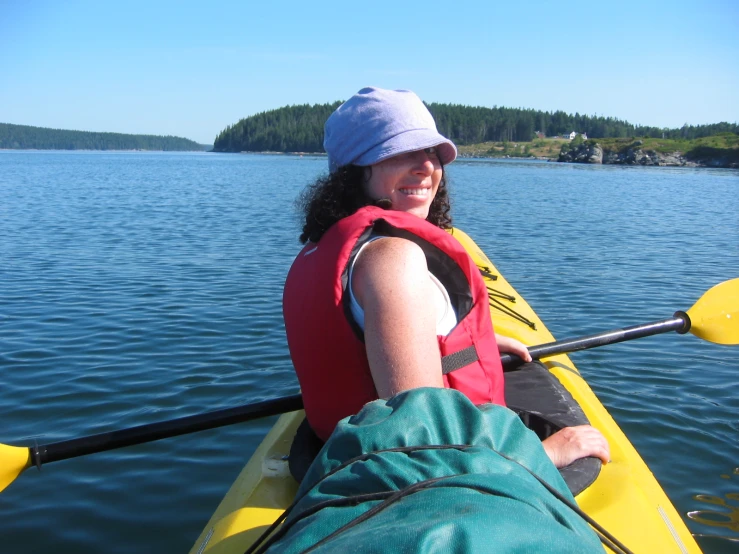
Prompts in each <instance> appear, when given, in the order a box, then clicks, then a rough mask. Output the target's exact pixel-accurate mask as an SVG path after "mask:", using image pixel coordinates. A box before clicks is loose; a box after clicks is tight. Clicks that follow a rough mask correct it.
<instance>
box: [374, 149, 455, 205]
mask: <svg viewBox="0 0 739 554" xmlns="http://www.w3.org/2000/svg"><path fill="white" fill-rule="evenodd" d="M366 174H367V175H368V176H369V178H368V179H367V180H366V181H365V184H364V190H365V192H366V193H367V195H368V196H369V197H370V198H372V199H373V200H380V199H383V198H387V199H388V200H390V201H391V202H392V209H393V210H397V211H401V212H408V213H411V214H413V215H416V216H418V217H420V218H421V219H426V217H428V214H429V208H430V207H431V201H432V200H433V199H434V197H435V196H436V191H437V190H439V182H440V181H441V176H442V174H443V170H442V168H441V162H440V161H439V157H438V155H437V152H436V148H426V149H424V150H416V151H414V152H406V153H405V154H399V155H397V156H393V157H392V158H388V159H386V160H383V161H381V162H379V163H377V164H375V165H372V166H370V167H369V169H368V171H367V172H366Z"/></svg>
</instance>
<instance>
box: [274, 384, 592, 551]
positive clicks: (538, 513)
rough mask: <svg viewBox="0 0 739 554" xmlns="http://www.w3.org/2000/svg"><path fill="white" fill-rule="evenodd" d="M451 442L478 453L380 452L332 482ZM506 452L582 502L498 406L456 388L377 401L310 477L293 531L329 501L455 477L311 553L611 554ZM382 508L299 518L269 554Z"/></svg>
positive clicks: (336, 437) (373, 462) (343, 425)
mask: <svg viewBox="0 0 739 554" xmlns="http://www.w3.org/2000/svg"><path fill="white" fill-rule="evenodd" d="M445 444H446V445H474V446H473V448H470V449H467V450H463V451H460V450H451V449H445V450H420V451H416V452H413V453H397V452H393V453H381V454H376V455H372V456H371V457H370V458H369V459H368V460H366V461H358V462H354V463H352V464H351V465H349V466H347V467H345V468H343V469H341V470H340V471H338V472H337V473H335V474H333V475H330V476H329V477H327V478H325V479H323V480H322V477H323V476H324V475H325V474H326V473H328V472H329V471H331V470H332V469H334V468H336V467H337V466H339V465H340V464H342V463H343V462H345V461H347V460H350V459H352V458H354V457H356V456H359V455H361V454H363V453H367V452H372V451H376V450H382V449H387V448H393V447H398V446H412V445H445ZM496 451H499V452H501V453H503V454H505V455H506V456H508V457H510V458H512V459H513V460H516V461H517V462H519V463H520V464H523V465H524V466H526V467H527V468H528V469H529V470H531V471H532V472H534V473H536V474H537V475H539V477H541V478H542V479H544V480H545V481H547V482H548V483H549V484H550V485H552V486H553V487H555V488H556V489H557V490H558V491H559V492H560V493H561V494H562V495H564V496H565V497H566V498H568V499H569V500H572V501H574V499H573V498H572V495H571V493H570V492H569V490H568V488H567V485H566V484H565V482H564V480H563V479H562V478H561V476H560V474H559V472H558V471H557V469H556V468H555V467H554V465H553V464H552V463H551V462H550V461H549V459H548V458H547V456H546V454H545V452H544V449H543V448H542V446H541V442H540V441H539V439H538V438H537V437H536V435H535V434H534V433H533V432H531V431H529V430H528V429H526V427H525V426H524V425H523V423H521V421H520V419H519V418H518V417H517V416H516V414H514V413H513V412H511V411H510V410H508V409H507V408H503V407H500V406H494V405H488V406H484V407H481V408H478V407H476V406H474V405H473V404H472V403H471V402H470V401H469V400H468V399H467V398H466V397H465V396H464V395H463V394H461V393H459V392H457V391H454V390H450V389H416V390H413V391H408V392H404V393H401V394H399V395H397V396H395V397H393V398H391V399H390V400H387V401H384V400H377V401H375V402H372V403H370V404H367V405H366V406H365V407H364V408H363V409H362V411H361V412H360V413H359V414H357V415H355V416H352V417H349V418H346V419H344V420H342V421H341V422H340V423H339V425H338V426H337V428H336V430H335V431H334V433H333V434H332V435H331V437H330V438H329V440H328V442H327V443H326V444H325V446H324V447H323V449H322V450H321V452H320V454H319V455H318V457H317V458H316V460H315V461H314V462H313V464H312V465H311V467H310V469H309V470H308V473H307V475H306V477H305V479H304V480H303V483H302V485H301V487H300V490H299V492H298V498H301V497H302V498H301V500H300V501H299V502H298V504H297V505H296V506H295V509H294V510H293V511H292V512H291V514H290V515H289V516H288V518H287V520H286V522H285V524H283V525H288V526H289V525H291V522H292V521H293V520H295V519H296V518H298V517H299V516H300V514H301V513H303V512H304V511H305V510H309V509H310V508H312V507H314V506H315V505H316V504H318V503H320V502H323V501H326V500H331V499H337V498H341V497H347V496H353V495H357V494H366V493H372V492H382V491H397V490H400V489H403V488H404V487H407V486H409V485H412V484H414V483H418V482H420V481H424V480H427V479H431V478H435V477H444V476H453V477H447V478H446V479H443V480H441V481H439V482H437V483H435V484H434V485H432V486H431V487H429V488H425V489H423V490H419V491H416V492H413V493H412V494H409V495H407V496H405V497H403V498H402V499H401V500H399V501H397V502H395V503H393V504H391V505H389V506H388V507H387V508H385V509H383V510H382V511H379V512H378V513H376V514H375V515H373V516H372V517H371V518H369V519H368V520H366V521H363V522H361V523H359V524H358V525H356V526H353V527H351V528H350V529H348V530H346V531H343V532H342V533H340V534H338V535H337V536H336V537H334V538H332V539H331V540H330V541H328V542H326V543H324V544H322V545H320V546H319V547H318V548H316V549H315V550H312V552H337V553H338V552H350V553H357V552H419V553H421V552H423V553H429V552H444V553H448V552H541V553H556V552H563V553H564V552H567V553H574V552H603V548H602V546H601V545H600V541H599V540H598V537H597V536H596V535H595V533H594V532H593V531H592V530H591V529H590V527H589V526H588V525H587V524H586V523H585V522H584V521H583V520H582V519H581V518H580V516H578V515H577V514H576V513H574V512H573V511H572V510H571V509H570V508H569V507H567V506H566V505H565V504H563V503H562V502H561V501H559V500H558V499H556V498H555V497H554V496H553V495H552V494H551V493H550V492H549V491H547V490H546V489H545V488H544V486H543V485H542V484H541V483H539V482H538V481H537V480H536V479H535V478H534V477H533V476H532V475H531V474H530V473H529V472H528V471H526V470H525V469H524V468H523V467H521V466H520V465H519V464H517V463H515V462H512V461H509V460H507V459H505V458H504V457H503V456H501V455H500V454H498V453H497V452H496ZM455 475H456V476H455ZM468 486H474V487H477V488H478V489H479V490H476V489H473V488H467V487H468ZM480 491H484V492H486V493H489V494H484V493H483V492H480ZM303 495H305V496H303ZM380 503H381V501H379V500H376V501H369V502H362V503H360V504H358V505H356V506H344V507H327V508H323V509H321V510H319V511H318V512H317V513H315V514H312V515H310V516H308V517H306V518H304V519H301V520H299V521H297V522H296V523H295V524H294V525H293V526H292V527H290V530H289V531H288V533H287V534H286V535H285V536H284V537H283V538H282V539H281V540H280V541H279V542H277V543H276V544H274V545H272V547H271V548H270V549H269V552H272V553H277V552H279V553H293V552H304V551H305V550H307V549H309V548H310V547H312V546H313V545H315V544H316V543H317V542H319V541H320V540H321V539H323V538H324V537H327V536H328V535H330V534H331V533H333V532H334V531H336V530H337V529H339V528H340V527H341V526H343V525H344V524H346V523H348V522H350V521H352V520H353V519H355V518H357V517H359V516H361V515H362V514H363V513H365V512H367V511H368V510H370V509H371V508H373V507H374V506H377V505H378V504H380Z"/></svg>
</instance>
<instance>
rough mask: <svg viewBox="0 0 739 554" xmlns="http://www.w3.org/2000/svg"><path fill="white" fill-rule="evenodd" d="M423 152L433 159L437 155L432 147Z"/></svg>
mask: <svg viewBox="0 0 739 554" xmlns="http://www.w3.org/2000/svg"><path fill="white" fill-rule="evenodd" d="M424 152H426V154H428V155H429V156H433V157H434V158H435V157H437V156H438V155H439V154H438V152H437V151H436V147H434V146H432V147H431V148H425V149H424Z"/></svg>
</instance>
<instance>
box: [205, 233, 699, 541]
mask: <svg viewBox="0 0 739 554" xmlns="http://www.w3.org/2000/svg"><path fill="white" fill-rule="evenodd" d="M453 235H454V237H455V238H456V239H457V240H459V242H460V243H461V244H462V245H463V246H464V248H465V249H466V250H467V252H469V254H470V255H471V256H472V258H473V259H474V261H475V263H476V264H477V265H478V267H480V268H481V269H482V270H483V276H484V279H485V280H486V283H487V285H488V289H489V292H490V299H491V302H490V305H491V307H490V310H491V315H492V318H493V323H494V325H495V330H496V332H499V333H501V334H504V335H508V336H511V337H514V338H517V339H518V340H520V341H521V342H523V343H524V344H527V345H537V344H542V343H548V342H552V341H554V337H553V336H552V335H551V333H550V332H549V331H548V330H547V328H546V327H545V326H544V324H543V323H542V321H541V320H540V319H539V317H538V316H537V315H536V313H534V311H533V310H532V309H531V307H530V306H529V305H528V304H527V303H526V302H525V301H524V300H523V299H522V298H521V297H520V296H519V295H518V293H516V291H515V290H514V289H513V287H512V286H511V285H510V284H509V283H508V282H507V281H506V280H505V278H503V276H502V275H501V274H500V272H498V270H497V269H496V268H495V266H494V265H493V264H492V263H491V262H490V260H489V259H488V258H487V256H485V254H484V253H483V252H482V251H481V250H480V249H479V248H478V246H477V245H476V244H475V243H474V241H473V240H472V239H471V238H470V237H469V236H467V235H466V234H465V233H464V232H462V231H460V230H459V229H455V230H454V231H453ZM542 362H543V363H544V364H545V365H546V366H547V368H548V369H549V371H550V372H551V373H552V374H554V375H555V376H556V377H557V378H558V379H559V381H560V382H561V383H562V385H564V387H565V388H566V389H567V390H568V391H569V392H570V394H571V395H572V396H573V397H574V399H575V400H576V401H577V402H578V403H579V405H580V407H581V408H582V410H583V411H584V412H585V415H586V416H587V418H588V419H589V420H590V423H591V425H593V426H594V427H596V428H597V429H599V430H600V431H601V432H602V433H603V434H604V435H605V437H606V438H607V439H608V443H609V445H610V450H611V462H610V463H609V464H607V465H605V466H603V467H602V469H601V470H600V473H599V474H597V478H595V481H594V482H593V483H592V484H590V485H589V486H588V487H587V488H586V489H585V490H583V491H582V492H580V493H579V494H577V495H576V497H575V499H576V501H577V503H578V505H579V506H580V508H581V509H582V510H583V511H585V512H586V513H587V514H588V515H589V516H590V517H591V518H592V519H594V520H595V521H596V522H597V523H598V524H600V525H601V526H602V527H603V528H605V529H606V530H607V531H608V532H610V533H611V534H612V535H613V536H615V537H616V538H617V539H618V540H619V541H620V542H621V543H623V544H624V545H625V546H626V547H627V548H629V549H630V550H631V551H633V552H635V553H649V554H652V553H657V552H659V553H662V554H668V553H673V552H674V553H680V554H684V553H697V552H700V549H699V548H698V545H697V544H696V542H695V540H694V539H693V537H692V535H691V534H690V531H688V528H687V527H686V526H685V523H684V522H683V520H682V518H681V517H680V514H678V512H677V511H676V510H675V508H674V507H673V505H672V503H671V502H670V500H669V499H668V498H667V495H666V494H665V492H664V491H663V490H662V487H660V485H659V483H657V480H656V479H655V478H654V475H652V473H651V472H650V471H649V468H648V467H647V465H646V464H645V463H644V461H643V460H642V458H641V457H640V456H639V454H638V452H637V451H636V450H635V449H634V447H633V446H632V445H631V443H630V442H629V440H628V439H627V438H626V436H625V435H624V433H623V432H622V431H621V429H620V428H619V427H618V425H616V422H615V421H614V420H613V418H612V417H611V416H610V415H609V413H608V412H607V411H606V409H605V408H604V406H603V405H602V404H601V403H600V401H599V400H598V398H597V397H596V396H595V394H593V391H592V390H591V389H590V387H589V386H588V384H587V383H586V382H585V380H584V379H583V378H582V377H581V376H580V374H579V372H578V371H577V369H576V368H575V365H574V364H573V363H572V361H571V360H570V359H569V357H568V356H567V355H565V354H559V355H556V356H551V357H549V358H544V359H542ZM303 419H304V412H303V411H298V412H292V413H288V414H284V415H282V416H281V417H280V418H279V419H278V421H277V423H275V425H274V427H273V428H272V429H271V431H270V432H269V433H268V434H267V436H266V437H265V438H264V440H263V441H262V444H261V445H260V446H259V448H258V449H257V451H256V452H255V453H254V455H253V456H252V458H251V459H250V460H249V462H248V463H247V464H246V466H245V467H244V469H243V470H242V471H241V473H240V474H239V476H238V477H237V478H236V481H235V482H234V483H233V485H232V486H231V488H230V489H229V491H228V493H227V494H226V496H225V497H224V498H223V500H222V501H221V503H220V504H219V506H218V508H217V509H216V511H215V513H214V514H213V516H212V517H211V518H210V521H209V522H208V524H207V525H206V526H205V529H204V530H203V532H202V533H201V534H200V536H199V537H198V539H197V541H196V542H195V544H194V546H193V547H192V550H191V551H190V552H191V554H202V553H206V552H208V553H212V554H226V553H233V554H242V553H243V552H244V551H245V550H246V549H247V548H248V547H249V546H250V545H251V544H252V543H253V542H254V541H256V540H257V538H259V536H260V535H261V534H262V533H263V532H264V531H265V529H267V528H268V527H269V525H270V524H272V523H273V522H274V521H275V520H276V519H277V518H278V517H279V516H280V514H281V513H282V512H283V511H284V510H285V508H287V507H288V506H289V505H290V503H291V502H292V500H293V497H294V496H295V493H296V492H297V489H298V484H297V483H296V482H295V480H294V479H293V478H292V476H291V475H290V471H289V469H288V463H287V455H288V453H289V451H290V445H291V444H292V440H293V437H294V436H295V432H296V430H297V428H298V425H299V424H300V423H301V422H302V421H303ZM604 548H605V547H604Z"/></svg>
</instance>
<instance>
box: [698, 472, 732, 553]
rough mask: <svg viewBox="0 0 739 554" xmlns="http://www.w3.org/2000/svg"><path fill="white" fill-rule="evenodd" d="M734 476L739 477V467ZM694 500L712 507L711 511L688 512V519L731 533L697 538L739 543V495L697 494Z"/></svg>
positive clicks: (722, 476)
mask: <svg viewBox="0 0 739 554" xmlns="http://www.w3.org/2000/svg"><path fill="white" fill-rule="evenodd" d="M732 473H733V476H736V475H739V467H737V468H734V471H733V472H732ZM721 478H722V479H731V478H732V476H731V475H726V474H724V475H721ZM693 500H697V501H698V502H700V503H703V504H709V505H711V508H710V509H703V510H694V511H692V512H688V514H687V515H688V517H689V518H690V519H691V520H692V521H695V522H696V523H700V524H703V525H709V526H711V527H714V528H717V529H716V530H717V531H719V532H724V531H730V532H731V534H729V535H723V534H722V535H717V534H713V533H695V536H696V537H702V538H715V539H725V540H728V541H731V542H739V493H735V492H730V493H727V494H725V495H724V496H723V497H721V496H715V495H712V494H696V495H694V496H693Z"/></svg>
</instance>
